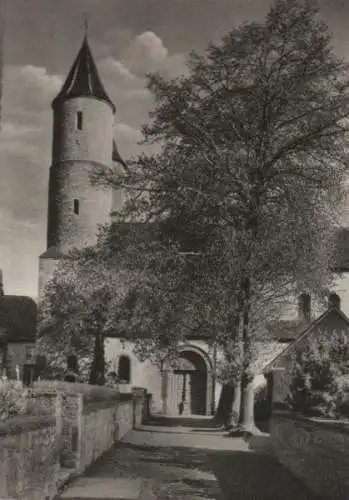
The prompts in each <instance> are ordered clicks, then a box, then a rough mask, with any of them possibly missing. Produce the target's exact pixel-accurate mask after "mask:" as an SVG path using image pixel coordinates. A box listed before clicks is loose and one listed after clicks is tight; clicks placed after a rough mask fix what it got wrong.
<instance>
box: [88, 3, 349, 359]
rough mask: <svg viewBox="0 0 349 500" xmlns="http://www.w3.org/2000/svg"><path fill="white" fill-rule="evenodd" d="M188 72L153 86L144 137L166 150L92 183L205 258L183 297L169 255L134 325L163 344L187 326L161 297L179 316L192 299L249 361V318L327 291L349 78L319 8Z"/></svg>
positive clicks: (226, 46) (201, 319) (235, 34)
mask: <svg viewBox="0 0 349 500" xmlns="http://www.w3.org/2000/svg"><path fill="white" fill-rule="evenodd" d="M188 67H189V73H188V75H185V76H182V77H181V78H177V79H174V80H170V81H168V80H166V79H165V78H163V77H161V76H160V75H159V74H152V75H149V83H148V88H149V89H150V91H151V92H152V94H153V96H154V100H155V109H154V111H153V112H152V114H151V121H150V123H149V124H148V125H146V126H145V127H144V129H143V131H144V136H145V143H146V144H157V145H159V146H160V151H159V152H158V153H156V154H149V155H146V154H142V155H140V156H139V157H138V158H135V159H132V160H131V161H130V162H128V166H127V168H125V169H124V171H123V172H118V174H117V175H114V171H113V170H110V171H104V172H99V173H98V175H97V177H98V179H99V182H102V183H103V182H104V183H107V184H108V185H110V184H112V185H113V186H114V187H116V188H118V189H124V190H126V191H127V195H128V196H127V198H128V201H127V202H126V204H125V206H124V207H123V209H122V210H121V211H120V213H119V214H118V216H117V220H118V221H120V222H122V223H124V222H125V221H129V222H135V221H137V222H139V221H143V222H146V223H148V224H152V226H153V227H154V228H156V233H157V235H158V238H159V239H160V240H162V242H163V243H165V245H166V243H167V244H168V243H169V242H170V244H169V246H168V248H169V250H168V252H169V254H171V255H172V254H173V243H175V244H176V245H177V246H178V248H179V249H180V251H182V252H184V253H187V252H194V254H197V258H196V259H192V258H189V259H188V264H187V268H186V269H187V271H188V267H190V273H191V274H190V280H188V279H187V280H185V278H183V280H184V281H185V287H184V286H175V287H174V288H172V285H173V283H174V281H173V279H172V278H173V276H172V275H171V276H169V275H167V274H166V273H167V271H164V262H167V257H165V254H164V253H162V259H160V260H156V263H159V267H158V269H157V271H158V272H159V273H160V274H159V275H157V271H155V269H154V267H153V264H151V265H150V268H151V270H152V272H153V275H152V276H151V278H150V281H148V282H147V286H146V287H145V288H142V289H140V288H138V290H137V289H135V293H134V294H133V296H134V302H133V305H134V307H133V306H132V307H131V309H130V310H131V316H132V318H133V319H135V318H138V320H137V321H138V322H139V323H140V324H141V323H144V324H145V323H146V322H147V321H148V320H149V319H150V318H152V319H151V321H154V324H153V325H152V328H153V327H154V330H153V335H156V334H155V331H158V332H160V329H159V328H160V327H161V331H162V332H163V333H162V336H165V337H166V335H167V333H166V332H169V330H168V328H166V327H165V325H170V324H171V325H174V324H175V322H174V316H176V317H177V318H181V315H174V314H170V315H169V316H167V315H166V314H165V312H164V310H165V309H166V301H165V300H164V297H167V296H168V295H171V297H172V300H174V302H175V304H177V305H179V304H180V303H181V301H182V298H183V297H185V302H186V305H187V308H188V310H189V311H190V316H191V317H192V318H193V317H195V318H196V319H197V320H198V321H197V323H196V324H197V325H198V328H203V325H204V324H205V322H206V325H207V326H208V328H209V329H211V334H212V336H213V337H215V336H216V335H219V336H220V340H222V339H226V338H228V342H229V341H230V339H231V338H232V336H234V332H236V331H237V330H238V328H237V325H241V321H240V320H241V318H242V325H245V327H244V326H243V327H242V330H243V331H245V334H244V338H245V341H246V342H245V344H246V349H247V350H248V345H247V344H248V339H250V338H251V335H250V332H251V326H252V324H253V318H254V317H255V318H256V320H257V318H258V314H260V312H261V310H262V309H263V307H264V306H265V305H267V306H268V307H270V304H271V303H272V302H273V301H275V299H278V298H279V299H282V298H284V296H285V294H286V293H287V294H288V293H290V292H296V291H300V290H303V289H307V290H309V291H314V292H315V293H316V292H319V290H322V289H323V287H324V286H325V285H326V284H327V283H328V281H329V279H330V276H329V273H327V270H328V268H329V266H328V259H329V256H330V254H331V230H332V228H333V222H334V219H335V218H336V213H335V212H336V209H337V208H338V207H339V206H340V201H341V199H342V190H341V183H342V180H343V178H344V176H345V173H346V171H347V154H346V148H345V143H344V135H345V133H346V130H347V122H346V118H347V115H348V110H349V108H348V79H347V66H346V65H345V64H344V63H343V61H341V60H339V59H338V58H337V57H336V56H335V55H334V53H333V51H332V47H331V38H330V35H329V34H328V31H327V27H326V26H325V24H324V23H322V22H321V21H319V19H318V17H317V12H316V9H315V7H314V6H313V4H312V2H308V1H305V2H303V1H297V0H279V1H276V2H275V4H274V6H273V7H272V8H271V10H270V12H269V13H268V15H267V17H266V19H265V22H264V23H249V24H246V25H243V26H240V27H238V28H236V29H234V30H232V31H231V32H230V33H229V34H228V35H227V36H225V37H224V38H223V39H222V40H221V41H220V42H218V43H216V44H213V43H211V44H210V45H209V47H208V49H207V51H206V52H205V54H203V55H199V54H197V53H192V54H191V56H190V59H189V63H188ZM165 253H166V250H165ZM147 255H148V256H149V258H150V260H152V257H151V252H145V253H144V255H143V257H144V259H146V257H147ZM144 259H143V261H142V266H143V268H142V269H144V268H148V267H147V264H145V262H144ZM189 261H190V262H189ZM180 267H181V269H182V271H183V269H185V266H184V265H183V262H181V264H180ZM177 272H178V270H176V277H175V280H177V281H178V280H181V279H182V277H183V274H182V273H179V276H180V278H179V277H178V274H177ZM188 272H189V271H188ZM162 273H163V275H162V276H163V278H164V282H162V286H160V287H159V281H158V278H159V279H160V275H161V274H162ZM172 274H173V273H172ZM142 276H143V275H142ZM152 280H153V281H152ZM160 281H161V279H160ZM151 282H152V284H151ZM167 284H169V286H167ZM177 284H178V283H177ZM182 284H183V283H182ZM137 286H138V285H137ZM159 290H161V296H160V293H158V291H159ZM184 290H185V293H184ZM132 293H133V292H131V294H132ZM176 294H177V299H178V302H177V300H176V298H175V297H176ZM136 297H138V298H136ZM146 297H148V298H146ZM138 301H139V302H138ZM146 301H152V302H153V303H154V301H157V303H158V306H159V307H157V308H155V309H151V308H148V307H144V302H146ZM141 304H142V305H141ZM160 305H161V306H162V307H160ZM173 305H174V304H173V302H170V303H169V310H170V308H172V307H173ZM268 307H267V309H268ZM171 310H172V309H171ZM174 310H176V308H174ZM257 311H258V313H257ZM160 316H161V320H160V321H159V322H158V324H156V322H155V319H154V318H155V317H157V318H158V319H159V318H160ZM167 320H168V321H167ZM179 321H181V320H180V319H179ZM177 326H178V325H177ZM176 331H177V332H178V331H179V332H181V333H180V334H179V338H181V335H182V329H181V328H177V329H176ZM217 332H219V334H218V333H217ZM172 334H173V329H171V335H172ZM222 341H223V343H224V342H225V340H222ZM246 353H247V351H246ZM245 357H246V356H245Z"/></svg>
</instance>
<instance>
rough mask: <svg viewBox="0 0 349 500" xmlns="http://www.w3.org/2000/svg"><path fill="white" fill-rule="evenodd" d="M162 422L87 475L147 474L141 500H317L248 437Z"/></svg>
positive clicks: (135, 435)
mask: <svg viewBox="0 0 349 500" xmlns="http://www.w3.org/2000/svg"><path fill="white" fill-rule="evenodd" d="M159 423H160V425H156V422H155V425H151V426H144V427H143V428H142V429H140V430H137V431H132V432H131V433H129V434H128V436H127V437H126V438H125V439H124V440H123V441H122V442H120V443H118V445H116V446H115V447H114V448H113V449H111V450H110V451H109V452H108V453H106V454H105V455H104V456H103V457H101V459H99V460H98V461H97V462H96V463H95V464H94V465H93V466H92V468H90V469H89V470H88V471H87V474H86V475H87V476H89V477H93V476H98V477H129V478H142V488H141V494H140V500H153V499H159V500H203V499H212V500H230V499H232V500H315V498H314V496H312V495H311V494H310V493H309V492H307V491H306V490H305V487H304V486H303V485H302V484H301V483H300V482H299V481H298V480H296V479H295V478H294V477H293V476H292V475H291V473H289V472H288V471H287V470H286V469H285V468H284V467H283V466H282V465H280V464H279V463H278V462H277V461H276V460H274V459H273V458H272V457H271V456H269V455H268V454H266V453H263V452H261V451H260V450H259V451H258V452H256V451H251V450H250V449H249V445H248V443H246V441H244V440H243V439H242V438H231V437H227V436H226V435H225V434H224V433H222V432H219V431H218V430H215V429H213V428H208V427H207V425H208V423H206V427H207V428H204V427H203V422H201V423H200V425H198V426H197V427H194V426H192V427H188V426H186V425H187V422H184V421H183V422H179V423H178V422H177V425H176V426H173V425H171V422H168V425H166V421H165V422H164V421H161V422H160V421H159ZM184 424H185V425H184ZM193 424H195V422H193Z"/></svg>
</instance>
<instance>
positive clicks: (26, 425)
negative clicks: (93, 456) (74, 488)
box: [0, 417, 60, 500]
mask: <svg viewBox="0 0 349 500" xmlns="http://www.w3.org/2000/svg"><path fill="white" fill-rule="evenodd" d="M59 453H60V445H59V440H58V439H57V433H56V423H55V420H54V419H50V418H42V417H19V418H18V419H13V421H11V422H9V424H8V425H6V424H2V426H1V429H0V498H13V499H14V498H16V499H23V500H24V499H25V500H43V499H46V498H48V499H51V498H53V496H54V494H55V493H56V491H57V482H58V474H59V462H58V458H59Z"/></svg>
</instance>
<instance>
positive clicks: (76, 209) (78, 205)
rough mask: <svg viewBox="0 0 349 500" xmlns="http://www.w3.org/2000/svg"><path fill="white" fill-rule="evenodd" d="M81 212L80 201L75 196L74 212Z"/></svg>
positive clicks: (77, 213)
mask: <svg viewBox="0 0 349 500" xmlns="http://www.w3.org/2000/svg"><path fill="white" fill-rule="evenodd" d="M79 212H80V203H79V200H77V199H76V198H75V200H74V214H76V215H79Z"/></svg>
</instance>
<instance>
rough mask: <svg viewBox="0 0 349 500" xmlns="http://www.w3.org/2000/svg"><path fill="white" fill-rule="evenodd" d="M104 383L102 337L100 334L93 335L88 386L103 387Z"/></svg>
mask: <svg viewBox="0 0 349 500" xmlns="http://www.w3.org/2000/svg"><path fill="white" fill-rule="evenodd" d="M104 382H105V360H104V337H103V335H101V334H100V333H97V334H96V335H95V344H94V350H93V359H92V365H91V371H90V384H91V385H103V384H104Z"/></svg>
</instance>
